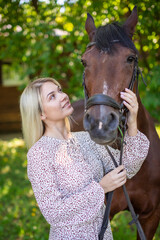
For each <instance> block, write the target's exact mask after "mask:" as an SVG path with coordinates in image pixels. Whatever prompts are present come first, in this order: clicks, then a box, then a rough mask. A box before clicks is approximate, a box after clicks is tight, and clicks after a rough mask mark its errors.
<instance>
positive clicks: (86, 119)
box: [83, 113, 91, 131]
mask: <svg viewBox="0 0 160 240" xmlns="http://www.w3.org/2000/svg"><path fill="white" fill-rule="evenodd" d="M83 126H84V129H85V130H86V131H89V130H90V129H91V117H90V115H89V114H88V113H86V114H85V115H84V119H83Z"/></svg>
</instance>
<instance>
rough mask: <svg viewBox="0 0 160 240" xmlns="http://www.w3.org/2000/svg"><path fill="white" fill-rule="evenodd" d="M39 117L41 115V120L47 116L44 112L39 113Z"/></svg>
mask: <svg viewBox="0 0 160 240" xmlns="http://www.w3.org/2000/svg"><path fill="white" fill-rule="evenodd" d="M40 117H41V120H42V121H44V120H45V119H46V118H47V117H46V115H45V114H44V113H41V116H40Z"/></svg>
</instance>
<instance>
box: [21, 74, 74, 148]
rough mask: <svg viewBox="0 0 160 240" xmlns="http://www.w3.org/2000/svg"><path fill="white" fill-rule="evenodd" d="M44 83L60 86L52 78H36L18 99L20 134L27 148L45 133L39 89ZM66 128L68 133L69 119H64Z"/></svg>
mask: <svg viewBox="0 0 160 240" xmlns="http://www.w3.org/2000/svg"><path fill="white" fill-rule="evenodd" d="M46 82H53V83H54V84H55V85H57V86H59V87H61V85H60V84H59V83H58V82H57V81H56V80H55V79H53V78H38V79H36V80H35V81H33V82H31V83H30V84H29V85H28V86H27V87H26V88H25V89H24V91H23V93H22V95H21V97H20V112H21V119H22V132H23V137H24V140H25V143H26V146H27V148H30V147H31V146H33V145H34V143H35V142H37V141H38V140H39V139H40V138H41V137H42V135H43V134H44V131H45V125H44V123H43V122H42V120H41V117H40V116H41V113H42V100H41V93H40V91H41V87H42V85H43V84H44V83H46ZM65 121H66V127H67V129H68V130H69V131H70V123H69V119H68V118H66V119H65Z"/></svg>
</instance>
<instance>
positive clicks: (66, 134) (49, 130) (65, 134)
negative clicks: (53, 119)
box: [44, 122, 71, 140]
mask: <svg viewBox="0 0 160 240" xmlns="http://www.w3.org/2000/svg"><path fill="white" fill-rule="evenodd" d="M44 136H48V137H54V138H58V139H65V140H67V139H69V138H70V137H71V132H70V131H68V129H67V127H66V123H65V122H62V123H57V124H55V123H54V124H52V125H49V126H48V125H47V126H46V130H45V133H44Z"/></svg>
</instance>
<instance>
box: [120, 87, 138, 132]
mask: <svg viewBox="0 0 160 240" xmlns="http://www.w3.org/2000/svg"><path fill="white" fill-rule="evenodd" d="M120 96H121V98H122V99H123V104H124V105H125V106H126V107H127V108H128V110H129V113H128V119H127V125H128V130H127V131H128V135H129V136H135V135H136V134H137V114H138V101H137V97H136V95H135V94H134V92H132V91H131V90H129V89H128V88H125V92H121V93H120Z"/></svg>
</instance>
